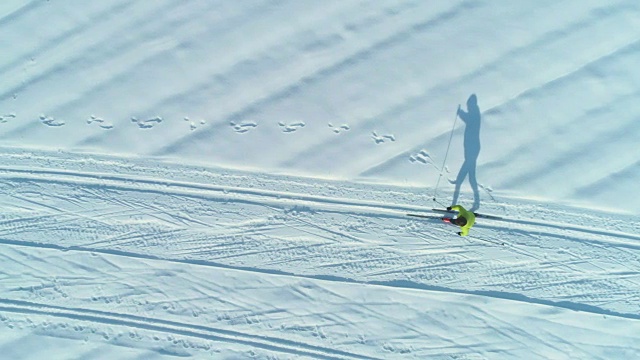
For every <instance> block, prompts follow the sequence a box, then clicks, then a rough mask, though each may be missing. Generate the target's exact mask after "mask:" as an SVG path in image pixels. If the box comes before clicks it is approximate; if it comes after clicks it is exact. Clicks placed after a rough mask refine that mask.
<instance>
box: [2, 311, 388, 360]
mask: <svg viewBox="0 0 640 360" xmlns="http://www.w3.org/2000/svg"><path fill="white" fill-rule="evenodd" d="M0 312H9V313H20V314H26V315H41V316H51V317H57V318H65V319H70V320H75V321H86V322H91V323H101V324H108V325H118V326H125V327H128V328H137V329H143V330H151V331H159V332H163V333H170V334H175V335H181V336H189V337H195V338H200V339H205V340H211V341H220V342H231V343H235V344H243V345H249V346H253V347H256V348H260V349H265V350H269V351H274V352H281V353H288V354H293V355H297V356H308V357H312V358H317V359H376V358H374V357H370V356H363V355H359V354H355V353H351V352H347V351H341V350H337V349H330V348H324V347H320V346H314V345H309V344H305V343H300V342H296V341H290V340H285V339H279V338H274V337H268V336H262V335H259V336H257V335H250V334H245V333H240V332H237V331H232V330H225V329H218V328H214V327H209V326H203V325H196V324H188V323H183V322H176V321H169V320H163V319H155V318H150V317H143V316H136V315H131V314H120V313H116V312H111V311H99V310H88V309H80V308H67V307H62V306H53V305H48V304H41V303H33V302H27V301H18V300H10V299H0Z"/></svg>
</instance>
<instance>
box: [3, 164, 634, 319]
mask: <svg viewBox="0 0 640 360" xmlns="http://www.w3.org/2000/svg"><path fill="white" fill-rule="evenodd" d="M0 180H5V181H6V182H8V183H11V182H31V183H42V184H55V185H65V186H68V185H71V186H73V187H76V188H82V189H83V190H89V191H91V189H95V190H101V189H111V190H121V191H129V192H141V193H157V194H163V195H173V196H177V197H183V198H189V197H190V198H194V199H199V200H207V201H217V202H237V203H246V204H252V205H259V206H264V207H266V208H269V209H271V210H272V211H278V210H280V211H286V210H288V209H291V208H292V207H293V208H295V207H296V206H301V207H304V208H308V209H311V210H312V211H317V212H328V213H331V212H333V213H341V214H352V215H359V216H365V217H372V218H376V217H378V218H379V217H386V218H395V219H407V221H409V220H410V218H409V217H408V216H406V213H407V212H409V211H410V212H425V213H428V212H429V211H430V208H423V207H419V206H413V205H403V204H392V203H382V202H376V201H362V200H357V199H348V198H338V197H326V196H318V195H309V194H298V193H291V192H280V191H272V190H261V189H251V188H242V187H233V186H218V185H208V184H201V183H193V182H188V181H174V180H160V179H154V178H150V177H143V176H135V175H114V174H109V173H99V172H82V171H69V170H52V169H33V168H29V169H24V168H20V167H0ZM53 210H56V209H53ZM74 214H75V212H74ZM74 214H70V215H74ZM77 215H79V216H83V215H82V214H77ZM415 221H421V220H415ZM503 222H504V223H505V224H509V229H508V232H517V233H518V232H522V233H526V232H528V231H532V229H534V230H535V232H536V233H537V234H540V235H548V236H551V237H562V239H564V240H569V241H579V242H587V243H589V242H591V243H593V244H594V245H598V246H608V247H618V248H621V249H623V250H627V251H636V250H638V249H639V248H640V246H639V245H635V244H633V243H631V242H624V241H621V240H618V239H619V238H623V239H630V240H634V241H635V240H640V237H638V236H635V235H633V234H628V233H622V232H614V231H605V230H601V229H594V228H582V227H579V226H572V227H570V228H567V227H565V226H564V225H562V224H555V223H549V222H542V221H541V222H535V221H525V220H518V219H508V220H505V221H503ZM487 223H488V224H486V225H478V228H479V229H478V230H481V231H479V235H480V236H483V234H482V232H483V230H482V228H486V229H495V230H503V229H504V226H499V225H497V224H498V221H497V220H491V221H488V222H487ZM533 227H538V228H539V229H535V228H533ZM545 228H546V229H549V228H556V229H558V228H562V229H565V230H571V231H574V232H582V233H583V234H591V235H600V238H597V239H585V238H584V235H583V236H582V237H579V236H576V237H573V238H572V237H570V236H568V235H567V233H566V232H565V233H563V234H557V233H554V232H553V231H544V229H545ZM541 230H542V231H541ZM338 235H342V233H339V234H338ZM602 235H605V236H606V237H607V238H606V239H602ZM352 240H354V241H358V240H359V239H357V238H353V239H352ZM0 243H1V244H5V245H9V246H24V247H32V248H47V249H57V250H62V251H80V252H93V253H103V254H109V255H116V256H127V257H134V258H143V259H153V260H161V261H171V262H176V263H186V264H193V265H203V266H210V267H218V268H224V269H233V270H240V271H250V272H257V273H264V274H273V275H284V276H295V277H302V278H312V279H320V280H330V281H340V282H345V283H362V281H358V280H354V279H350V278H344V277H340V276H333V275H312V274H311V275H299V274H292V273H289V272H285V271H281V270H277V269H262V268H254V267H242V266H234V265H227V264H222V263H216V262H212V261H207V260H198V259H179V258H174V259H172V258H167V257H164V256H163V257H158V256H155V255H149V254H141V253H137V252H130V251H122V250H118V249H113V248H96V247H93V246H91V244H89V245H85V246H60V245H56V244H47V243H41V242H34V241H21V240H11V239H7V238H0ZM489 246H492V245H489ZM529 246H534V247H535V246H536V245H535V244H533V243H532V244H522V243H521V244H517V245H513V246H507V247H506V249H505V250H506V251H513V252H514V253H517V254H521V255H525V256H531V257H533V258H536V256H535V255H533V254H529V251H527V250H526V249H527V247H529ZM370 283H373V284H377V285H381V286H389V287H395V288H410V289H422V290H429V291H440V292H447V293H459V294H470V295H480V296H488V297H493V298H500V299H507V300H513V301H520V302H526V303H533V304H542V305H548V306H555V307H560V308H567V309H572V310H577V309H579V310H581V311H585V312H590V313H596V314H605V315H610V316H618V317H623V318H631V319H640V315H637V314H634V313H622V312H616V311H611V310H608V309H604V308H600V307H597V306H592V305H583V304H580V303H573V302H566V303H563V302H554V301H550V300H545V299H537V298H532V297H528V296H526V295H521V294H516V293H510V292H500V291H481V290H465V289H455V288H450V287H440V286H431V285H427V284H416V283H412V282H406V283H405V282H404V281H370Z"/></svg>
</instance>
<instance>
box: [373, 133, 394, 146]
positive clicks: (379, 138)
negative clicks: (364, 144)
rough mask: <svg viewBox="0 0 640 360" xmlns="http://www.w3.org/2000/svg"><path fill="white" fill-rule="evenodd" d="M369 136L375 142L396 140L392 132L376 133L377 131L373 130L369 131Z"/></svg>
mask: <svg viewBox="0 0 640 360" xmlns="http://www.w3.org/2000/svg"><path fill="white" fill-rule="evenodd" d="M371 137H372V138H373V141H375V142H376V144H382V143H383V142H386V141H387V140H390V141H396V137H395V136H394V135H392V134H387V135H378V133H377V132H375V131H373V132H372V133H371Z"/></svg>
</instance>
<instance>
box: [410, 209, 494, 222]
mask: <svg viewBox="0 0 640 360" xmlns="http://www.w3.org/2000/svg"><path fill="white" fill-rule="evenodd" d="M431 211H434V212H438V213H444V214H451V215H453V214H456V213H457V211H455V210H451V211H449V210H446V209H431ZM473 215H475V216H476V218H481V219H490V220H503V218H501V217H500V216H495V215H487V214H480V213H473ZM407 216H413V217H419V218H423V219H441V218H442V217H440V216H433V215H423V214H407Z"/></svg>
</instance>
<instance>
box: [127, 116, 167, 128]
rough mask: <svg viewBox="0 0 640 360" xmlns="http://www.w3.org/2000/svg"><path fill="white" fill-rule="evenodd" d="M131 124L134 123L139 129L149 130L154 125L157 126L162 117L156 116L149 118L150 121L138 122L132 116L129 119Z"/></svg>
mask: <svg viewBox="0 0 640 360" xmlns="http://www.w3.org/2000/svg"><path fill="white" fill-rule="evenodd" d="M131 122H132V123H136V124H137V125H138V127H139V128H140V129H151V128H152V127H154V126H155V125H157V124H159V123H161V122H162V117H160V116H156V117H154V118H151V119H147V120H140V119H138V118H137V117H135V116H133V117H131Z"/></svg>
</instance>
